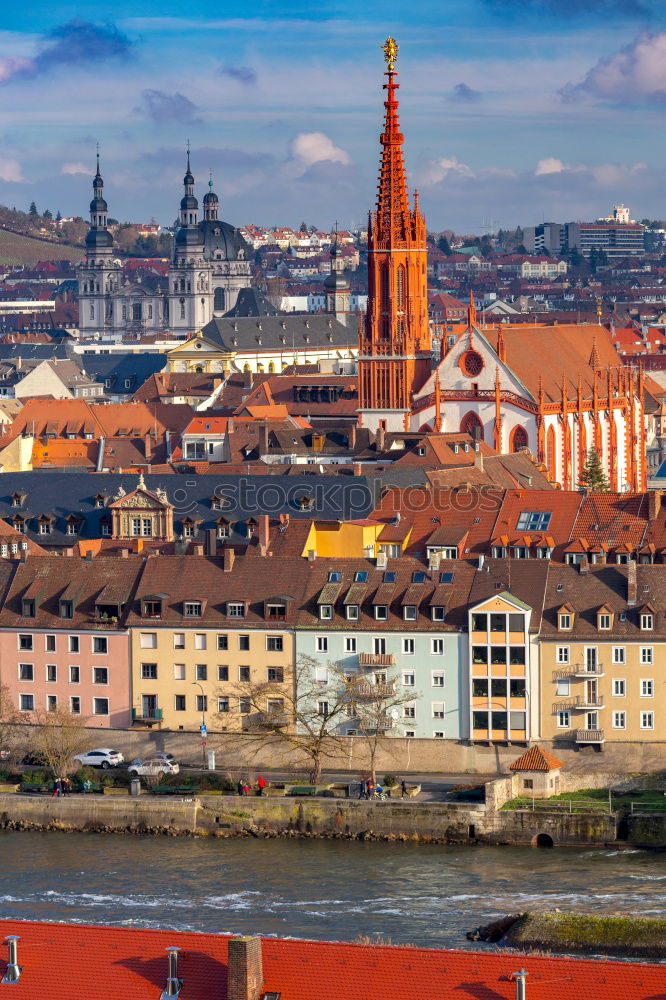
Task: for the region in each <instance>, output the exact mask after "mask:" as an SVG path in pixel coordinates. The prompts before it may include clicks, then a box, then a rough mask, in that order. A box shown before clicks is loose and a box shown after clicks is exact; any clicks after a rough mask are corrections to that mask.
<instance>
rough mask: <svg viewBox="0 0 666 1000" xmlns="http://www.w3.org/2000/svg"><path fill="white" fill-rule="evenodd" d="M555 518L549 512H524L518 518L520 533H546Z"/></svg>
mask: <svg viewBox="0 0 666 1000" xmlns="http://www.w3.org/2000/svg"><path fill="white" fill-rule="evenodd" d="M552 516H553V513H552V511H548V510H524V511H522V512H521V514H520V517H519V518H518V524H517V525H516V528H517V529H518V531H546V530H547V529H548V526H549V524H550V519H551V517H552Z"/></svg>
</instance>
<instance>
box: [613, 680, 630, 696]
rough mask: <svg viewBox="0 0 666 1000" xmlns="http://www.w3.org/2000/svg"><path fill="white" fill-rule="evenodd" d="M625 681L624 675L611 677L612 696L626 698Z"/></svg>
mask: <svg viewBox="0 0 666 1000" xmlns="http://www.w3.org/2000/svg"><path fill="white" fill-rule="evenodd" d="M626 696H627V681H626V678H624V677H614V678H613V698H626Z"/></svg>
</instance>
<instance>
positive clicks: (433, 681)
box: [430, 670, 446, 689]
mask: <svg viewBox="0 0 666 1000" xmlns="http://www.w3.org/2000/svg"><path fill="white" fill-rule="evenodd" d="M440 681H441V684H440ZM445 685H446V674H445V672H444V671H443V670H432V671H431V673H430V686H431V687H434V688H440V689H441V688H443V687H445Z"/></svg>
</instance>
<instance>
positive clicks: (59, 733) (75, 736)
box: [33, 708, 91, 778]
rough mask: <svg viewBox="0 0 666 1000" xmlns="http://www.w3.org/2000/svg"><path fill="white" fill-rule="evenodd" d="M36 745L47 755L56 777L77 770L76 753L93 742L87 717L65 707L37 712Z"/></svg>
mask: <svg viewBox="0 0 666 1000" xmlns="http://www.w3.org/2000/svg"><path fill="white" fill-rule="evenodd" d="M33 724H34V727H35V729H34V734H33V746H34V749H35V751H36V752H37V753H38V754H40V755H41V756H42V757H43V758H44V762H45V764H46V765H47V766H48V767H49V768H50V769H51V770H52V771H53V774H54V776H55V777H56V778H64V777H65V776H66V775H67V774H68V773H70V772H71V771H75V770H76V765H75V763H74V757H75V756H76V754H79V753H83V752H84V751H85V750H87V749H88V747H89V746H90V743H91V736H90V731H89V730H87V729H86V720H85V719H84V718H82V717H81V716H80V715H72V714H71V712H66V711H65V710H64V709H62V708H56V709H54V710H53V711H51V712H36V713H35V715H34V717H33Z"/></svg>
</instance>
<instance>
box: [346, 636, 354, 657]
mask: <svg viewBox="0 0 666 1000" xmlns="http://www.w3.org/2000/svg"><path fill="white" fill-rule="evenodd" d="M355 652H356V636H355V635H346V636H345V653H355Z"/></svg>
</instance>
